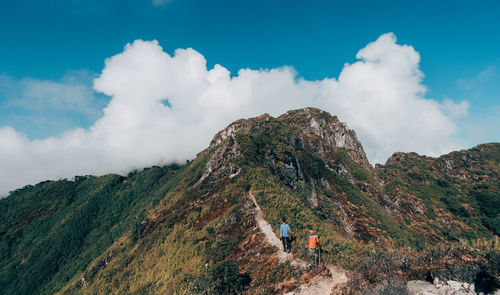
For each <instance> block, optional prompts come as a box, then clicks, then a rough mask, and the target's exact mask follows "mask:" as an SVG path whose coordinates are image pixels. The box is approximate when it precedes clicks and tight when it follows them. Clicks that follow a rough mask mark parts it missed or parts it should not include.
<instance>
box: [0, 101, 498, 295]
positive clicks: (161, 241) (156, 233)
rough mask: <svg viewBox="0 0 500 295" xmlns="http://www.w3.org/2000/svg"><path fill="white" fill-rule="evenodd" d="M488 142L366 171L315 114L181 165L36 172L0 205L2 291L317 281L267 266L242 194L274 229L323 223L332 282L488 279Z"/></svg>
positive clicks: (331, 120) (290, 115) (223, 138)
mask: <svg viewBox="0 0 500 295" xmlns="http://www.w3.org/2000/svg"><path fill="white" fill-rule="evenodd" d="M499 150H500V144H498V143H492V144H484V145H479V146H477V147H474V148H472V149H469V150H464V151H459V152H453V153H450V154H447V155H443V156H441V157H438V158H430V157H425V156H419V155H417V154H415V153H395V154H394V155H393V156H391V158H389V159H388V161H387V162H386V163H385V164H384V165H376V166H375V167H373V166H371V165H370V163H369V162H368V160H367V159H366V155H365V153H364V151H363V148H362V146H361V144H360V143H359V141H358V140H357V138H356V134H355V132H354V131H353V130H350V129H349V128H348V127H347V126H346V125H345V124H344V123H342V122H340V121H339V120H338V118H337V117H335V116H331V115H330V114H328V113H326V112H323V111H321V110H319V109H315V108H305V109H300V110H292V111H289V112H287V113H285V114H283V115H281V116H279V117H277V118H273V117H271V116H269V115H267V114H264V115H261V116H259V117H255V118H250V119H242V120H238V121H235V122H233V123H232V124H230V125H228V126H227V127H226V128H224V129H223V130H221V131H220V132H218V133H217V134H216V135H215V136H214V139H213V140H212V142H211V143H210V145H209V147H208V148H207V149H205V150H204V151H202V152H200V153H199V154H198V155H197V157H196V159H194V160H193V161H190V162H188V163H186V164H185V165H170V166H164V167H152V168H149V169H145V170H143V171H135V172H131V173H129V175H127V176H126V177H125V176H119V175H106V176H102V177H92V176H77V177H75V180H74V181H68V180H61V181H53V182H43V183H40V184H38V185H35V186H27V187H25V188H23V189H19V190H16V191H14V192H12V194H11V195H10V196H9V197H8V198H6V199H3V200H0V213H2V214H0V216H1V223H0V224H1V227H0V249H2V251H1V253H3V254H2V257H1V260H0V261H1V264H0V272H1V273H2V277H3V278H4V279H3V280H1V279H0V283H1V284H0V291H3V292H4V293H9V292H14V290H18V291H19V290H20V291H23V292H28V293H33V294H42V293H55V292H57V291H59V293H60V294H70V293H71V294H72V293H82V294H85V293H117V294H118V293H123V292H126V293H137V294H140V293H162V294H165V293H167V294H186V293H197V292H198V293H199V291H200V290H202V289H203V288H205V287H206V288H215V287H214V286H216V285H214V284H216V282H215V281H214V274H220V273H219V271H222V270H224V271H223V272H222V273H225V274H227V273H228V272H230V271H232V274H233V275H234V277H232V279H228V280H229V281H231V282H239V283H238V284H240V283H241V284H240V285H231V284H229V285H231V286H233V287H234V290H238V292H237V293H241V292H243V293H245V294H262V293H264V294H266V293H276V294H278V293H284V292H285V291H286V292H288V291H292V290H294V288H298V287H299V286H301V285H304V284H307V281H309V280H311V279H313V278H315V277H320V276H325V275H326V274H325V273H322V272H321V271H316V270H311V271H310V270H304V269H300V268H297V267H294V266H293V265H290V264H289V263H279V259H278V258H277V256H276V253H275V250H274V248H273V247H272V246H271V245H269V244H268V243H266V242H263V241H264V240H265V239H264V237H263V236H262V233H260V232H259V229H258V226H257V223H256V221H255V218H254V213H253V209H252V207H253V206H254V204H253V203H252V202H251V201H250V200H249V199H248V197H247V196H248V193H249V192H250V191H251V192H252V193H253V194H254V196H255V199H256V201H257V202H258V204H260V207H261V208H262V212H263V214H264V216H265V217H266V220H267V222H269V224H271V226H272V228H273V230H274V231H275V234H277V228H278V227H279V224H280V217H281V216H286V217H287V218H288V220H289V222H290V223H291V225H292V227H293V228H294V232H296V233H297V235H298V238H299V239H302V236H303V235H305V232H306V228H307V227H308V226H314V227H315V228H316V229H317V231H318V232H320V234H321V235H322V243H323V244H324V245H325V246H324V249H323V250H324V255H323V259H324V261H325V263H328V264H332V265H337V266H339V267H343V268H345V269H347V270H348V271H349V273H350V275H349V277H350V283H348V284H347V285H346V286H345V289H344V290H343V291H338V292H344V293H350V292H356V290H368V289H369V288H372V287H370V286H373V285H376V284H380V283H382V282H383V281H384V279H387V278H392V277H398V278H404V279H411V278H413V279H415V278H419V279H423V278H425V277H426V276H427V275H429V274H430V275H432V276H436V277H440V278H441V279H446V278H447V277H446V276H448V278H449V275H444V274H443V273H445V272H443V271H441V270H443V269H447V268H449V267H453V266H454V265H455V266H457V265H458V266H460V267H461V268H467V269H471V270H469V272H472V273H474V272H475V275H470V276H469V277H468V278H466V279H467V280H469V281H475V280H476V279H477V277H478V276H479V273H481V272H482V273H487V274H488V275H489V277H491V278H493V280H494V282H497V281H495V280H498V267H496V268H495V266H494V265H493V266H492V264H491V263H493V262H495V261H496V260H495V259H498V234H499V232H498V228H499V224H500V222H499V216H498V209H495V208H498V206H497V205H498V202H500V200H498V199H499V195H500V194H499V187H498V176H499V173H500V172H499V168H498V166H499V165H498V163H499V158H500V155H499ZM75 229H78V230H77V231H76V232H75ZM49 245H52V246H49ZM54 246H55V247H54ZM47 247H51V248H47ZM475 249H476V250H477V251H476V250H475ZM303 250H304V249H303V248H302V247H301V246H300V244H299V243H295V244H293V251H292V252H293V255H295V256H297V257H298V258H300V259H306V253H305V252H304V251H303ZM464 255H465V256H464ZM488 255H489V256H488ZM491 255H493V256H491ZM495 255H496V256H495ZM66 256H67V257H69V258H70V259H61V258H57V259H56V257H66ZM463 257H466V259H463ZM495 257H496V258H495ZM429 259H430V260H429ZM424 266H425V267H424ZM221 267H224V269H222V270H221ZM235 267H236V268H235ZM375 269H384V273H379V272H374V270H375ZM235 270H236V272H234V271H235ZM462 272H463V271H462ZM230 273H231V272H230ZM262 274H266V275H265V276H264V277H262ZM454 276H455V277H456V276H457V275H456V274H455V275H454ZM455 277H453V278H455ZM462 279H463V278H462ZM463 280H465V279H463ZM229 281H228V282H229ZM495 284H496V283H495ZM490 285H491V284H490ZM493 285H494V284H493ZM200 286H201V287H203V286H204V287H203V288H201V287H200ZM481 286H482V285H481V284H478V287H481ZM198 287H200V288H198ZM2 288H3V289H2ZM206 288H205V289H206ZM363 288H364V289H363ZM367 288H368V289H367ZM196 290H198V291H196ZM214 290H215V289H214ZM484 290H486V289H484Z"/></svg>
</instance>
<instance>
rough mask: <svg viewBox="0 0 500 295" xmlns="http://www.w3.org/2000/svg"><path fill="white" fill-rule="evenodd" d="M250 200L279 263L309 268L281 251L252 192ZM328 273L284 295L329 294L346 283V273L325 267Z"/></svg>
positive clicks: (289, 254) (299, 260) (304, 263)
mask: <svg viewBox="0 0 500 295" xmlns="http://www.w3.org/2000/svg"><path fill="white" fill-rule="evenodd" d="M248 196H249V198H250V200H252V202H253V203H254V205H255V209H254V213H255V220H256V221H257V224H258V226H259V228H260V230H261V232H262V233H263V234H264V236H265V237H266V240H267V242H268V243H269V244H270V245H272V246H275V247H276V248H278V252H277V253H276V254H277V256H278V259H279V261H280V263H284V262H286V261H290V264H291V265H293V266H298V267H300V268H302V269H305V268H307V267H308V266H309V263H307V262H306V261H304V260H302V259H299V258H296V257H294V256H293V254H291V253H286V252H283V251H282V247H283V246H282V244H281V241H280V239H278V237H277V236H276V235H275V234H274V232H273V229H272V227H271V225H270V224H269V223H268V222H267V221H266V220H265V219H264V214H263V213H262V210H261V209H260V206H259V204H258V203H257V200H256V199H255V197H254V195H253V194H252V192H249V193H248ZM325 266H326V267H327V268H328V270H329V271H330V275H331V276H317V277H315V278H314V279H312V280H311V282H309V283H308V284H307V285H302V286H300V287H298V288H297V289H296V290H294V291H292V292H289V293H287V294H286V295H320V294H330V293H331V291H332V290H333V289H334V288H335V287H337V286H340V285H343V284H345V283H346V282H347V276H346V273H345V272H344V271H343V270H341V269H339V268H337V267H335V266H333V265H328V264H327V265H325Z"/></svg>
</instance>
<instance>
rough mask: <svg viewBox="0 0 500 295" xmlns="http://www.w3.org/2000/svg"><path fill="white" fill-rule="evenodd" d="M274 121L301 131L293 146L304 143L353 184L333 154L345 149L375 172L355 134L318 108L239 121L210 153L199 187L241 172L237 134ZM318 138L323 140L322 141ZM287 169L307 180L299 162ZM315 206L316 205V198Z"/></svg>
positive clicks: (212, 145) (216, 141)
mask: <svg viewBox="0 0 500 295" xmlns="http://www.w3.org/2000/svg"><path fill="white" fill-rule="evenodd" d="M271 120H275V121H277V122H280V123H281V124H283V125H284V126H283V127H284V128H296V129H298V130H300V132H298V133H294V134H291V135H290V136H289V138H288V140H289V141H290V143H291V144H296V141H300V142H301V143H302V144H303V145H304V146H306V147H307V148H308V149H310V150H311V151H314V152H315V153H317V155H319V156H320V157H321V158H322V159H324V160H325V161H326V162H328V163H329V167H330V168H331V169H334V170H335V171H336V172H337V173H339V174H341V175H342V176H344V177H346V178H347V179H349V180H350V181H351V182H352V183H354V181H353V176H352V175H351V174H350V172H349V171H348V169H347V168H346V167H345V166H344V164H343V163H342V162H340V161H338V160H334V159H331V157H330V156H331V155H330V153H331V151H333V150H334V149H336V148H343V149H345V150H346V151H347V153H348V154H349V156H350V157H351V158H352V160H354V161H355V162H356V163H358V164H360V165H361V166H362V167H364V168H365V169H367V170H369V171H370V172H372V171H373V167H372V166H371V165H370V163H369V162H368V159H367V158H366V154H365V152H364V150H363V147H362V145H361V143H360V142H359V141H358V139H357V137H356V133H355V132H354V130H351V129H349V128H348V127H347V125H346V124H345V123H342V122H340V121H339V120H338V119H337V117H335V116H331V115H329V114H328V113H326V112H324V111H321V110H319V109H315V108H304V109H300V110H293V111H288V112H287V113H285V114H283V115H281V116H280V117H278V118H272V117H271V116H269V115H268V114H264V115H261V116H259V117H255V118H251V119H247V120H244V119H242V120H238V121H236V122H234V123H232V124H230V125H229V126H228V127H226V128H224V129H223V130H221V131H219V132H218V133H217V134H216V135H215V136H214V138H213V140H212V141H211V143H210V146H209V147H208V149H207V150H208V151H209V152H211V151H213V150H215V152H213V154H212V156H211V158H210V160H209V161H208V163H207V166H206V169H205V171H204V173H203V176H202V177H201V179H200V181H199V182H198V183H197V184H199V183H200V182H201V181H203V180H204V179H205V178H206V177H207V176H208V175H210V174H211V173H212V172H214V171H217V172H219V173H222V174H223V175H231V174H234V173H235V172H236V171H238V169H239V167H236V166H235V165H234V163H233V162H234V161H232V160H233V159H234V158H236V157H238V156H239V155H240V154H241V151H240V150H239V146H238V143H237V141H236V140H235V136H236V134H238V133H244V132H249V133H253V132H255V131H256V130H257V129H260V128H269V127H268V126H266V122H270V121H271ZM318 138H320V139H321V140H318ZM271 161H273V159H271ZM284 168H285V169H286V170H287V171H289V172H290V174H289V175H290V176H291V177H293V176H294V174H295V175H296V176H297V178H298V179H303V175H302V171H301V169H300V164H299V163H297V161H295V162H292V163H290V164H288V163H284ZM294 170H295V171H294ZM313 193H314V191H313ZM311 202H312V204H315V202H314V196H313V197H312V200H311Z"/></svg>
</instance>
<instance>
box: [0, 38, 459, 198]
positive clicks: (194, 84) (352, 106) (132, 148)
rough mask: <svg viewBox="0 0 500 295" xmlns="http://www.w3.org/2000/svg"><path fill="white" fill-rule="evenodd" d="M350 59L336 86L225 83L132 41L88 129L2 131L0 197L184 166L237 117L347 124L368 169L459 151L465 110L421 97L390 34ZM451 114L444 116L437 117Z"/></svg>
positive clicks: (415, 62)
mask: <svg viewBox="0 0 500 295" xmlns="http://www.w3.org/2000/svg"><path fill="white" fill-rule="evenodd" d="M356 57H357V58H358V59H359V61H357V62H355V63H353V64H346V65H345V66H344V68H343V70H342V72H341V73H340V75H339V77H338V79H335V78H326V79H324V80H322V81H306V80H304V79H300V78H297V76H296V72H295V71H294V70H293V69H292V68H289V67H283V68H277V69H271V70H251V69H241V70H240V71H239V72H238V75H237V76H235V77H231V76H230V73H229V71H228V70H227V69H226V68H224V67H223V66H221V65H215V66H214V68H212V69H207V68H206V60H205V58H204V57H203V56H202V55H201V54H200V53H198V52H197V51H195V50H193V49H190V48H188V49H178V50H176V51H175V54H174V55H172V56H171V55H169V54H167V53H165V52H164V51H163V49H162V48H161V47H160V46H159V44H158V42H156V41H151V42H145V41H141V40H137V41H135V42H134V43H132V44H128V45H127V46H126V47H125V49H124V51H123V52H122V53H120V54H117V55H115V56H113V57H111V58H109V59H107V60H106V62H105V68H104V69H103V71H102V73H101V75H100V77H99V78H97V79H95V81H94V88H95V90H97V91H99V92H103V93H105V94H107V95H109V96H111V97H112V99H111V101H110V102H109V104H108V105H107V106H106V107H105V108H104V110H103V111H104V116H103V117H102V118H100V119H99V120H97V121H96V122H95V124H94V125H93V126H91V127H90V128H89V129H88V130H84V129H75V130H70V131H67V132H65V133H63V134H61V135H59V136H57V137H50V138H46V139H43V140H35V141H30V140H28V139H27V138H25V137H23V136H22V135H20V134H18V133H17V132H16V131H15V130H13V129H12V128H9V127H2V128H0V147H1V149H0V162H1V163H2V166H1V167H0V178H1V179H3V180H8V181H2V184H1V187H0V192H7V191H8V190H12V189H14V188H16V187H20V186H22V185H25V184H28V183H35V182H37V181H41V180H45V179H57V178H64V177H71V176H73V175H83V174H103V173H108V172H118V173H125V172H127V171H129V170H130V169H133V168H137V167H145V166H150V165H154V164H162V163H169V162H172V161H184V160H186V159H190V158H193V157H194V156H195V155H196V153H198V152H199V151H201V150H202V149H203V148H205V147H206V146H207V145H208V143H209V142H210V140H211V138H212V137H213V135H214V134H215V133H216V132H217V131H218V130H220V129H222V128H224V127H225V126H226V125H227V124H229V123H231V122H232V121H234V120H236V119H239V118H242V117H252V116H257V115H260V114H262V113H265V112H267V113H270V114H271V115H274V116H277V115H280V114H282V113H283V112H285V111H287V110H289V109H295V108H301V107H306V106H315V107H319V108H322V109H324V110H326V111H328V112H330V113H332V114H334V115H338V116H339V118H340V119H341V120H342V121H346V122H347V123H348V125H349V126H350V127H351V128H353V129H354V130H356V132H357V134H358V137H359V138H360V139H361V142H362V143H363V145H364V147H365V151H366V152H367V154H368V157H369V159H370V161H371V162H372V163H375V162H383V161H385V160H386V159H387V157H388V156H390V155H391V154H392V153H393V152H396V151H416V152H419V153H423V154H427V155H439V154H441V153H444V152H448V151H450V150H452V149H454V148H456V147H457V144H456V142H455V141H454V137H453V135H454V132H455V129H456V122H455V121H454V120H455V115H459V114H463V113H464V112H466V107H465V106H463V105H461V104H460V105H458V106H457V105H453V104H451V102H445V103H444V104H441V103H439V102H437V101H435V100H432V99H429V98H425V96H424V95H425V91H426V87H425V86H424V85H423V84H422V79H423V74H422V72H421V71H420V70H419V62H420V56H419V54H418V52H416V51H415V50H414V49H413V47H411V46H407V45H398V44H397V43H396V37H395V36H394V35H393V34H392V33H389V34H384V35H382V36H380V38H379V39H377V40H376V41H375V42H373V43H370V44H368V45H367V46H366V47H365V48H363V49H362V50H360V51H359V52H358V54H357V56H356ZM166 100H168V104H169V105H170V106H171V107H168V106H166V104H165V103H164V102H165V101H166ZM450 109H451V110H452V112H451V113H452V114H451V115H450V114H449V113H447V112H445V111H444V110H450Z"/></svg>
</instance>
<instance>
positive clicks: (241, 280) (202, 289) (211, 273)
mask: <svg viewBox="0 0 500 295" xmlns="http://www.w3.org/2000/svg"><path fill="white" fill-rule="evenodd" d="M249 284H250V276H249V275H248V274H240V271H239V269H238V266H237V265H236V264H235V263H234V262H233V261H232V260H226V261H224V262H221V263H219V264H216V265H213V266H209V267H206V268H205V269H203V270H202V271H201V273H200V275H199V276H198V278H196V279H195V281H194V282H193V284H192V285H191V287H190V290H189V294H207V295H208V294H210V295H219V294H220V295H226V294H227V295H231V294H241V293H242V292H243V290H244V289H245V287H246V286H248V285H249Z"/></svg>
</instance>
